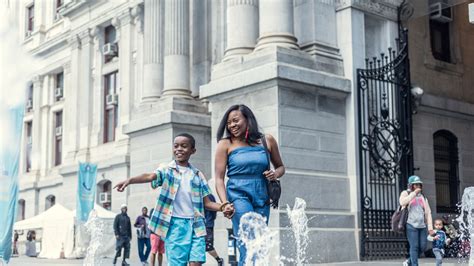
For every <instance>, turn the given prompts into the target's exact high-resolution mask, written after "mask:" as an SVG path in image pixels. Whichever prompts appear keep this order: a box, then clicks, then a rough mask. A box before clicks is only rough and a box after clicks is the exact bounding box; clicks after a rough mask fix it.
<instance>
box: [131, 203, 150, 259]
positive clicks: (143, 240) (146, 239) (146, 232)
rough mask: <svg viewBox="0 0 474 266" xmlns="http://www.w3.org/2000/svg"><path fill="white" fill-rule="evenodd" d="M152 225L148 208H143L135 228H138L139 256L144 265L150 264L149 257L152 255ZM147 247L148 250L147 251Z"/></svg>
mask: <svg viewBox="0 0 474 266" xmlns="http://www.w3.org/2000/svg"><path fill="white" fill-rule="evenodd" d="M149 223H150V217H149V216H148V208H147V207H143V208H142V215H140V216H138V217H137V220H136V221H135V224H134V226H135V227H136V228H137V243H138V256H139V257H140V261H141V262H142V265H147V264H148V256H149V255H150V250H151V245H150V229H148V224H149ZM145 247H146V249H145Z"/></svg>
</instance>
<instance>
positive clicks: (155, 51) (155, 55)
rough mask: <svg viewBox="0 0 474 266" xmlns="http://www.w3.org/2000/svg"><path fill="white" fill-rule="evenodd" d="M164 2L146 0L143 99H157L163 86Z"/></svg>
mask: <svg viewBox="0 0 474 266" xmlns="http://www.w3.org/2000/svg"><path fill="white" fill-rule="evenodd" d="M163 3H164V2H163V1H161V0H145V10H144V11H145V16H144V20H145V21H144V32H145V34H144V56H143V62H144V66H143V80H144V84H143V94H142V97H141V100H142V101H149V100H155V99H157V98H158V97H159V96H160V94H161V90H162V88H163V28H164V27H163Z"/></svg>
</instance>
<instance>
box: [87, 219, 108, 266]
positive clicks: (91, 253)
mask: <svg viewBox="0 0 474 266" xmlns="http://www.w3.org/2000/svg"><path fill="white" fill-rule="evenodd" d="M84 226H85V227H86V230H87V232H88V233H89V234H90V242H89V246H88V247H87V251H86V257H85V259H84V264H83V265H84V266H94V265H102V256H99V255H98V252H99V248H100V247H101V245H102V240H103V237H104V223H103V221H102V220H101V219H100V218H99V217H98V216H97V212H96V210H92V211H91V213H90V214H89V219H88V220H87V222H86V223H85V224H84Z"/></svg>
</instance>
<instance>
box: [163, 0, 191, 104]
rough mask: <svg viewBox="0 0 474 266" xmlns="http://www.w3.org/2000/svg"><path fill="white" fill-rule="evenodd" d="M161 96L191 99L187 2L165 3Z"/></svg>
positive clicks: (172, 0) (169, 0) (168, 1)
mask: <svg viewBox="0 0 474 266" xmlns="http://www.w3.org/2000/svg"><path fill="white" fill-rule="evenodd" d="M165 25H166V27H165V59H164V90H163V96H167V97H168V96H173V97H176V96H178V97H191V91H190V82H189V1H188V0H166V1H165Z"/></svg>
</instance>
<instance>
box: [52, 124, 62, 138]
mask: <svg viewBox="0 0 474 266" xmlns="http://www.w3.org/2000/svg"><path fill="white" fill-rule="evenodd" d="M54 134H55V135H56V136H57V137H59V136H62V135H63V127H62V126H59V127H57V128H55V130H54Z"/></svg>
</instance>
